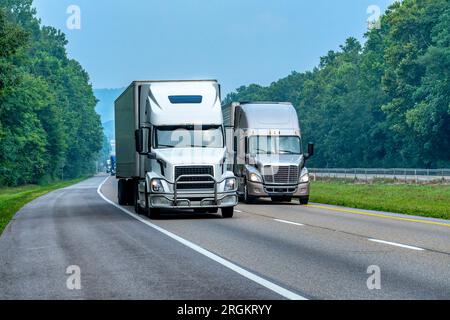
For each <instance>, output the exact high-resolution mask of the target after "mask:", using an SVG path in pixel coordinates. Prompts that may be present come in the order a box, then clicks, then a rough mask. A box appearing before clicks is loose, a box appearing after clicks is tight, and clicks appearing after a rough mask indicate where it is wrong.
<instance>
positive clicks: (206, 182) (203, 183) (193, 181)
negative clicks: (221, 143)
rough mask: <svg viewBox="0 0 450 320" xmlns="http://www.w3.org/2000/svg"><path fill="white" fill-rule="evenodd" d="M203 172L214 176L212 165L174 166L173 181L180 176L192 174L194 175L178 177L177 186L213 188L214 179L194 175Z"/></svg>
mask: <svg viewBox="0 0 450 320" xmlns="http://www.w3.org/2000/svg"><path fill="white" fill-rule="evenodd" d="M205 174H208V175H211V176H214V168H213V167H212V166H190V167H175V181H176V180H177V179H178V177H180V176H184V175H194V177H182V178H180V180H178V184H177V188H178V189H179V190H197V189H201V190H204V189H214V180H213V179H212V178H211V177H202V176H200V177H195V175H205Z"/></svg>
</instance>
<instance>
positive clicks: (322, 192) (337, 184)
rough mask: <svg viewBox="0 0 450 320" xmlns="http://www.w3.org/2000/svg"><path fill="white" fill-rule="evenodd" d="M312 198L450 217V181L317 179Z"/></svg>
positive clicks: (419, 214) (379, 208)
mask: <svg viewBox="0 0 450 320" xmlns="http://www.w3.org/2000/svg"><path fill="white" fill-rule="evenodd" d="M311 201H312V202H317V203H323V204H331V205H338V206H344V207H351V208H358V209H367V210H376V211H386V212H395V213H403V214H408V215H415V216H423V217H430V218H440V219H448V220H450V185H442V184H441V185H437V184H436V185H412V184H411V185H405V184H389V183H380V182H378V183H371V184H360V183H351V182H345V181H326V182H325V181H316V182H313V183H312V186H311Z"/></svg>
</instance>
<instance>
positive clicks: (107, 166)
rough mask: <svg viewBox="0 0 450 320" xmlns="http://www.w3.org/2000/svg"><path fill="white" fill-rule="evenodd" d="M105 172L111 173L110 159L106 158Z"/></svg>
mask: <svg viewBox="0 0 450 320" xmlns="http://www.w3.org/2000/svg"><path fill="white" fill-rule="evenodd" d="M106 173H111V159H108V160H106Z"/></svg>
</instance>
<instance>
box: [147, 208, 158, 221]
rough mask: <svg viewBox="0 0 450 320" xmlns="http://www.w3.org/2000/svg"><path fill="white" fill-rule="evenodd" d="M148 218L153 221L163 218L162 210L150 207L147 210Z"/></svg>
mask: <svg viewBox="0 0 450 320" xmlns="http://www.w3.org/2000/svg"><path fill="white" fill-rule="evenodd" d="M147 217H149V218H150V219H152V220H155V219H159V218H160V217H161V211H160V209H156V208H150V207H148V208H147Z"/></svg>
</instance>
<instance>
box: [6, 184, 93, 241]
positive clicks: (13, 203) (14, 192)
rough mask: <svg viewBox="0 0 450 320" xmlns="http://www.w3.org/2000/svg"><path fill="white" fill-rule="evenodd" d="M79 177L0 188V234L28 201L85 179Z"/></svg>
mask: <svg viewBox="0 0 450 320" xmlns="http://www.w3.org/2000/svg"><path fill="white" fill-rule="evenodd" d="M85 179H86V177H85V178H79V179H75V180H67V181H60V182H56V183H51V184H48V185H42V186H40V185H27V186H22V187H15V188H0V234H2V232H3V230H4V229H5V228H6V226H7V225H8V223H9V221H11V219H12V217H13V216H14V215H15V214H16V212H17V211H19V210H20V209H21V208H22V207H23V206H24V205H26V204H27V203H28V202H30V201H32V200H34V199H36V198H39V197H40V196H43V195H45V194H47V193H49V192H51V191H53V190H57V189H61V188H65V187H68V186H70V185H73V184H76V183H78V182H81V181H83V180H85Z"/></svg>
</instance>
